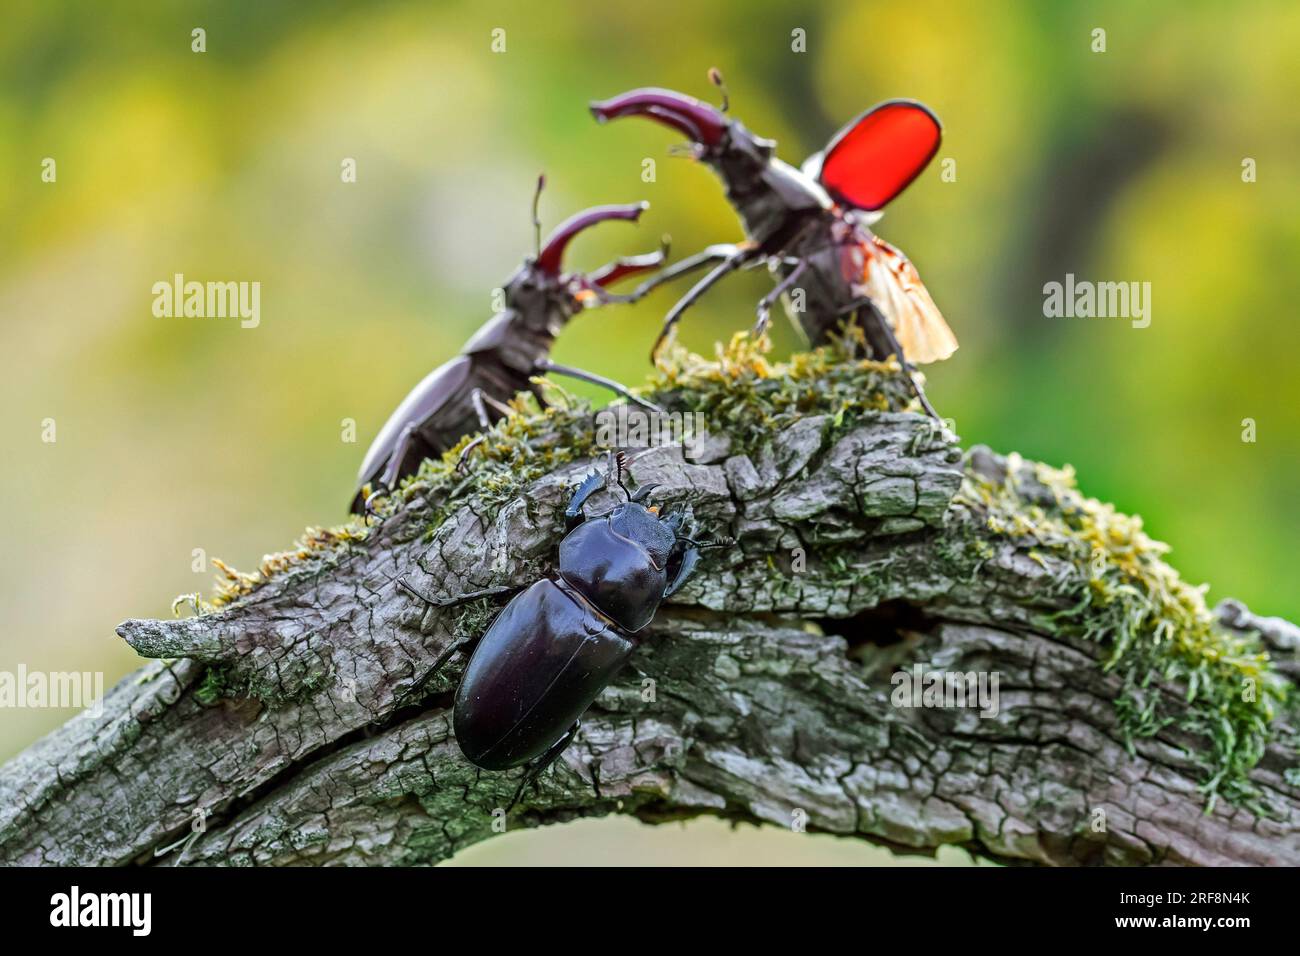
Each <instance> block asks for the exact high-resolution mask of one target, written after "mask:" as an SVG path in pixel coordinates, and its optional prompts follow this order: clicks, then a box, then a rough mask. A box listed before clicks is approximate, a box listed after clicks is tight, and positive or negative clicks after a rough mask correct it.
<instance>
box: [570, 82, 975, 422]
mask: <svg viewBox="0 0 1300 956" xmlns="http://www.w3.org/2000/svg"><path fill="white" fill-rule="evenodd" d="M709 78H710V80H711V81H712V82H713V83H714V84H715V85H717V86H718V87H719V88H720V89H721V90H722V95H723V102H722V108H721V109H720V110H719V109H717V108H715V107H713V106H710V105H708V104H707V103H702V102H700V101H699V100H697V99H694V98H693V97H689V96H685V95H683V94H681V93H676V92H673V91H672V90H664V89H656V88H645V89H637V90H632V91H630V92H628V93H623V94H621V95H619V96H616V97H614V98H612V99H609V100H605V101H603V102H595V103H592V104H591V112H592V114H593V115H594V116H595V117H596V119H597V120H598V121H599V122H602V123H603V122H606V121H608V120H612V119H617V118H619V117H622V116H645V117H648V118H649V119H652V120H654V121H655V122H658V123H662V124H663V125H665V126H668V127H670V128H672V129H674V130H677V131H678V132H680V133H682V134H684V135H686V136H687V137H689V138H690V139H691V140H692V141H693V146H692V147H691V148H690V149H689V153H690V154H691V155H692V156H694V157H695V158H696V159H698V160H702V161H703V162H705V163H707V164H708V165H709V166H711V167H712V168H713V169H714V171H715V172H716V173H717V174H718V176H719V177H720V178H721V179H722V182H723V184H724V185H725V186H726V191H727V199H728V201H730V202H731V204H732V205H733V206H734V207H735V208H736V211H737V213H738V214H739V215H740V218H741V221H742V223H743V225H744V228H745V235H746V241H745V242H743V243H740V244H738V245H716V246H710V247H709V248H707V249H705V250H704V251H703V252H700V253H698V254H697V255H694V256H690V257H688V258H686V259H683V260H681V261H680V262H678V263H676V264H675V265H673V266H671V267H669V268H668V269H665V270H664V271H663V272H662V273H660V274H659V275H658V276H656V277H655V278H653V279H650V280H648V281H647V282H646V283H645V284H644V285H643V286H642V287H640V288H638V289H637V293H642V292H645V291H649V289H651V288H653V287H655V286H657V285H659V284H660V283H661V282H665V281H667V280H669V279H672V278H675V277H677V276H680V275H684V274H686V273H688V272H693V271H695V270H697V269H701V268H703V267H705V266H708V265H714V264H715V263H716V265H714V268H713V269H712V271H711V272H709V273H708V275H706V276H705V277H704V278H703V279H701V280H700V281H699V282H698V283H696V285H695V286H694V287H693V288H692V289H691V290H690V291H689V292H687V293H686V295H685V296H683V297H682V299H681V300H680V301H679V302H678V303H677V304H676V305H675V306H674V307H673V308H672V310H671V311H670V312H669V313H668V315H667V317H666V318H665V319H664V326H663V331H662V332H660V334H659V338H658V339H656V340H655V344H654V348H653V350H652V351H651V359H652V360H653V359H654V357H655V356H656V355H657V354H658V352H659V349H660V347H661V346H662V345H663V343H664V341H665V339H666V338H667V337H668V335H669V333H670V332H671V331H672V329H673V327H674V326H675V325H676V324H677V321H678V320H679V319H680V318H681V316H682V313H683V312H685V311H686V309H688V308H689V307H690V306H691V305H692V304H693V303H694V302H695V301H696V300H697V299H699V298H700V297H701V296H702V295H703V294H704V293H705V292H706V291H707V290H708V289H709V288H710V287H711V286H713V285H714V284H715V283H716V282H718V281H719V280H720V279H722V278H723V277H724V276H726V275H728V274H729V273H732V272H734V271H736V270H737V269H740V268H742V267H752V266H757V265H762V264H764V263H766V264H767V265H768V268H769V269H770V270H771V271H772V273H773V274H774V275H776V276H778V277H779V280H778V282H777V285H776V287H775V288H774V289H773V290H772V291H771V292H770V293H769V294H768V295H765V296H764V297H763V298H762V300H761V301H760V302H759V303H758V309H757V312H758V321H757V322H756V324H755V326H754V331H755V334H761V333H762V332H763V330H764V329H765V328H766V327H767V322H768V315H769V313H770V312H771V309H772V304H773V303H774V302H775V301H776V300H777V299H778V298H779V297H780V296H781V295H782V294H783V293H787V292H789V291H790V290H791V289H792V288H794V287H795V284H796V283H800V285H799V288H802V289H803V292H804V297H805V302H804V309H803V310H802V311H800V312H798V313H797V314H795V313H794V312H793V310H791V318H792V319H795V321H796V322H797V324H799V325H800V326H801V327H802V329H803V331H804V334H805V335H806V336H807V338H808V341H809V343H810V344H812V345H814V346H817V345H822V344H824V343H825V342H827V341H828V340H829V338H830V336H831V335H832V334H833V333H835V332H836V331H837V329H838V328H839V326H840V325H841V323H842V322H844V321H845V320H846V319H848V320H850V321H852V320H855V319H858V318H860V319H861V323H862V329H863V332H864V334H865V336H866V339H867V342H868V345H869V346H870V348H871V351H872V353H873V355H874V356H875V357H877V358H881V359H883V358H887V357H888V356H889V355H891V354H892V355H896V356H897V357H898V360H899V362H900V363H901V364H902V366H903V368H904V370H905V371H906V372H907V373H908V377H909V379H911V381H912V387H913V389H914V390H915V392H916V395H917V397H918V398H919V399H920V401H921V403H922V405H923V406H924V407H925V409H926V411H927V412H928V413H929V414H930V415H931V416H934V417H936V418H937V417H938V416H937V415H935V412H934V409H933V408H931V407H930V403H929V401H928V400H927V399H926V397H925V394H924V392H923V391H922V390H921V388H920V386H919V385H918V384H917V383H916V380H915V379H914V378H912V377H911V373H912V371H913V369H912V367H911V365H910V362H922V363H925V362H934V361H938V360H940V359H945V358H947V357H948V356H949V355H951V354H952V353H953V352H954V351H955V350H956V348H957V339H956V337H955V336H954V335H953V334H952V330H951V329H949V328H948V324H947V322H945V321H944V319H943V316H942V315H941V314H940V312H939V310H938V308H937V307H936V306H935V304H934V300H933V299H931V298H930V293H929V292H927V291H926V288H925V286H924V285H922V284H921V280H920V277H919V276H918V275H917V273H916V269H915V268H913V266H912V264H911V263H910V262H909V261H908V260H907V259H906V257H904V255H903V254H902V253H901V252H899V251H898V250H897V249H895V248H894V247H893V246H891V245H890V244H889V243H887V242H885V241H884V240H883V239H881V238H880V237H878V236H876V235H875V234H874V233H872V232H871V230H870V229H868V228H867V227H868V225H870V224H871V223H874V222H875V221H876V220H878V219H879V218H880V216H881V215H882V214H881V213H880V210H881V209H882V208H883V207H884V206H885V205H886V204H887V203H888V202H889V201H890V200H891V199H893V198H894V197H895V196H897V195H898V194H899V193H901V192H902V191H903V190H904V189H905V188H906V187H907V186H908V184H910V183H911V182H912V180H914V179H915V178H916V177H917V176H918V175H920V173H921V171H922V170H923V169H924V168H925V167H926V166H927V165H928V164H929V162H930V160H931V159H932V158H933V157H934V155H935V153H936V152H937V151H938V149H939V140H940V136H941V134H942V128H941V126H940V125H939V120H938V118H937V117H935V115H934V114H933V113H932V112H931V111H930V110H929V109H928V108H926V107H925V106H922V105H921V104H920V103H917V102H914V101H912V100H890V101H888V102H884V103H881V104H879V105H878V106H874V107H872V108H871V109H869V110H867V111H866V112H865V113H862V114H861V115H860V116H858V117H857V118H856V119H854V120H852V121H851V122H849V123H848V124H847V125H846V126H844V127H843V128H842V129H841V130H840V131H839V132H838V133H836V134H835V135H834V136H833V137H832V138H831V140H830V143H829V144H828V145H827V146H826V148H825V149H824V150H822V151H821V152H819V153H815V154H813V155H812V156H811V157H809V159H808V160H807V161H806V162H805V163H804V165H803V168H802V170H799V169H795V168H794V167H792V166H789V165H787V164H786V163H784V162H782V161H781V160H780V159H778V158H777V157H776V155H775V150H776V142H775V141H774V140H770V139H764V138H762V137H759V136H755V135H754V134H753V133H751V132H750V131H749V130H748V129H746V128H745V127H744V126H743V125H741V123H740V122H739V121H737V120H735V119H732V118H731V117H729V116H727V115H725V113H726V110H727V108H728V102H727V95H726V88H725V86H724V85H723V83H722V77H721V75H720V74H719V73H718V72H717V70H710V71H709ZM787 309H789V302H788V301H787Z"/></svg>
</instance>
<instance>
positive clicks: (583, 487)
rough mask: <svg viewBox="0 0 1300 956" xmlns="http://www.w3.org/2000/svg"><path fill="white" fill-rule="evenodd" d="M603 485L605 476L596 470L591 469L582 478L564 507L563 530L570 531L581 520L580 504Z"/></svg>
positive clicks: (580, 522)
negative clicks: (590, 471) (589, 472)
mask: <svg viewBox="0 0 1300 956" xmlns="http://www.w3.org/2000/svg"><path fill="white" fill-rule="evenodd" d="M604 487H605V476H604V475H602V474H601V473H600V472H598V471H593V472H592V473H591V474H590V475H588V476H587V477H586V478H584V479H583V480H582V484H580V485H578V488H577V490H576V491H574V493H573V497H572V498H570V499H569V506H568V507H567V508H565V509H564V530H565V531H566V532H568V531H572V530H573V529H574V528H576V527H577V526H578V525H580V524H582V522H583V515H582V506H583V505H584V504H586V503H587V499H588V498H590V497H591V496H592V495H594V494H595V493H596V492H598V491H600V490H601V489H602V488H604Z"/></svg>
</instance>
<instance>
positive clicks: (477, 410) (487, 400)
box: [469, 388, 513, 431]
mask: <svg viewBox="0 0 1300 956" xmlns="http://www.w3.org/2000/svg"><path fill="white" fill-rule="evenodd" d="M469 401H470V404H471V405H473V406H474V414H476V415H477V416H478V423H479V426H480V427H481V428H482V429H483V430H484V431H487V430H488V429H489V428H491V427H492V419H491V417H490V416H489V415H488V413H487V406H489V405H491V406H492V408H493V409H495V410H496V411H498V412H500V413H501V415H502V416H503V417H504V416H508V415H511V414H513V412H512V410H511V408H510V406H509V405H507V404H505V403H504V402H498V401H497V400H496V399H495V398H493V397H492V396H491V395H489V394H488V393H487V392H485V391H483V389H481V388H476V389H474V390H473V391H472V392H470V393H469Z"/></svg>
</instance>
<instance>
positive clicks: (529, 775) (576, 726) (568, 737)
mask: <svg viewBox="0 0 1300 956" xmlns="http://www.w3.org/2000/svg"><path fill="white" fill-rule="evenodd" d="M581 728H582V721H581V720H580V719H579V720H575V721H574V722H573V726H572V727H570V728H569V729H568V730H566V731H565V732H564V736H563V737H561V738H560V739H559V740H557V741H556V742H555V743H553V744H551V747H550V749H549V750H547V751H546V753H544V754H542V755H541V756H540V757H538V758H537V759H536V760H534V761H533V762H532V763H530V764H529V765H528V767H527V768H526V769H525V770H524V776H523V779H522V780H520V781H519V787H518V789H516V790H515V795H514V797H513V799H511V801H510V806H508V807H506V813H509V812H510V811H511V810H513V809H514V808H515V804H516V803H518V802H519V798H520V797H522V796H523V795H524V788H525V787H526V786H528V785H529V784H530V783H532V782H533V781H534V780H536V779H537V778H538V776H540V775H541V773H542V771H544V770H545V769H546V768H547V767H549V766H550V765H551V764H553V763H555V761H556V760H557V759H559V756H560V754H562V753H564V751H566V750H567V749H568V748H569V744H571V743H573V738H574V737H576V736H578V731H579V730H580V729H581Z"/></svg>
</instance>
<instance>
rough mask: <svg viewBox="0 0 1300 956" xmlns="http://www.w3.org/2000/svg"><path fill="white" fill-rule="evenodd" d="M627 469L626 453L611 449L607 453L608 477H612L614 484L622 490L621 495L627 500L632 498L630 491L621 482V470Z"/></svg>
mask: <svg viewBox="0 0 1300 956" xmlns="http://www.w3.org/2000/svg"><path fill="white" fill-rule="evenodd" d="M626 470H627V453H626V452H622V451H620V452H615V451H613V450H612V449H611V450H610V453H609V477H610V478H611V479H613V481H614V484H616V485H618V487H619V490H621V491H622V492H623V497H624V498H626V499H627V500H628V501H631V500H632V492H630V491H628V490H627V485H625V484H623V472H624V471H626Z"/></svg>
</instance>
